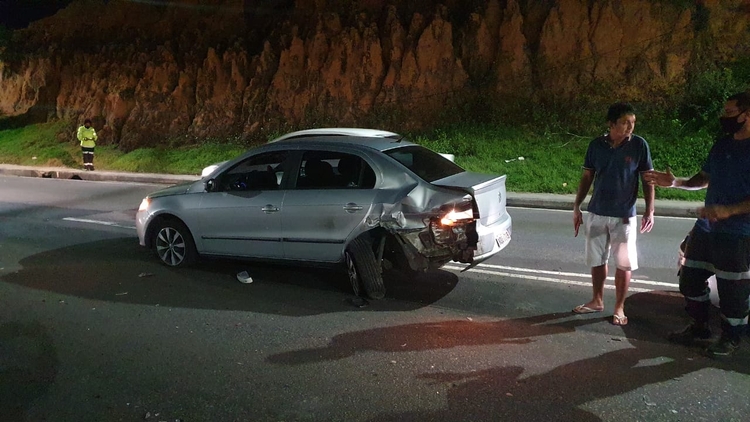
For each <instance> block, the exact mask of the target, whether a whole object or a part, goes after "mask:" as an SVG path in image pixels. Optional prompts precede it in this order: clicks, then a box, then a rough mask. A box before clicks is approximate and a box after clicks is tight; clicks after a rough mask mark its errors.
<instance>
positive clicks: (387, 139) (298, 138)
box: [269, 128, 413, 151]
mask: <svg viewBox="0 0 750 422" xmlns="http://www.w3.org/2000/svg"><path fill="white" fill-rule="evenodd" d="M297 142H305V143H307V142H309V143H310V144H314V143H326V144H331V143H339V144H348V145H362V146H366V147H369V148H373V149H376V150H379V151H385V150H388V149H392V148H394V147H397V146H405V145H413V144H412V143H411V142H409V141H406V140H405V139H404V137H403V136H401V135H399V134H398V133H393V132H388V131H385V130H378V129H362V128H318V129H307V130H300V131H297V132H292V133H287V134H286V135H284V136H281V137H279V138H276V139H274V140H272V141H270V142H269V143H297Z"/></svg>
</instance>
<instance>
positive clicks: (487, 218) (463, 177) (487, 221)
mask: <svg viewBox="0 0 750 422" xmlns="http://www.w3.org/2000/svg"><path fill="white" fill-rule="evenodd" d="M505 178H506V176H505V175H503V176H499V177H498V176H492V175H486V174H480V173H472V172H468V171H466V172H463V173H458V174H454V175H453V176H448V177H446V178H443V179H440V180H436V181H434V182H432V184H433V185H435V186H441V187H448V188H459V189H462V190H464V191H466V192H468V193H470V194H471V195H472V196H473V197H474V201H475V202H476V204H477V208H478V209H479V222H480V223H481V224H482V225H483V226H490V225H492V224H493V223H495V222H497V221H498V220H499V219H500V218H501V217H502V216H503V214H504V213H505V200H506V199H505Z"/></svg>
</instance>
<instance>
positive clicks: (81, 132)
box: [76, 119, 97, 171]
mask: <svg viewBox="0 0 750 422" xmlns="http://www.w3.org/2000/svg"><path fill="white" fill-rule="evenodd" d="M76 136H77V137H78V140H79V141H81V152H82V153H83V166H84V168H85V169H86V170H88V171H94V147H96V139H97V136H96V131H95V130H94V128H93V127H91V119H86V120H84V121H83V126H80V127H79V128H78V132H77V134H76Z"/></svg>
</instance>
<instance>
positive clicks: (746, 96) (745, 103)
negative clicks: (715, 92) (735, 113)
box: [727, 91, 750, 110]
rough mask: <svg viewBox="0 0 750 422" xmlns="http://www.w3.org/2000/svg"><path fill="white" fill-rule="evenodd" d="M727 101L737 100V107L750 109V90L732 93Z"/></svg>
mask: <svg viewBox="0 0 750 422" xmlns="http://www.w3.org/2000/svg"><path fill="white" fill-rule="evenodd" d="M727 101H737V108H738V109H740V110H748V109H750V92H748V91H743V92H738V93H736V94H734V95H730V96H729V98H727Z"/></svg>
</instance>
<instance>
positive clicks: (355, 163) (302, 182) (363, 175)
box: [296, 151, 375, 189]
mask: <svg viewBox="0 0 750 422" xmlns="http://www.w3.org/2000/svg"><path fill="white" fill-rule="evenodd" d="M296 187H297V188H299V189H372V188H373V187H375V172H374V171H373V170H372V167H370V165H369V164H367V162H366V161H365V160H363V159H362V158H361V157H358V156H356V155H353V154H344V153H340V152H333V151H307V152H305V153H304V154H303V156H302V162H301V163H300V168H299V173H298V176H297V183H296Z"/></svg>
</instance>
